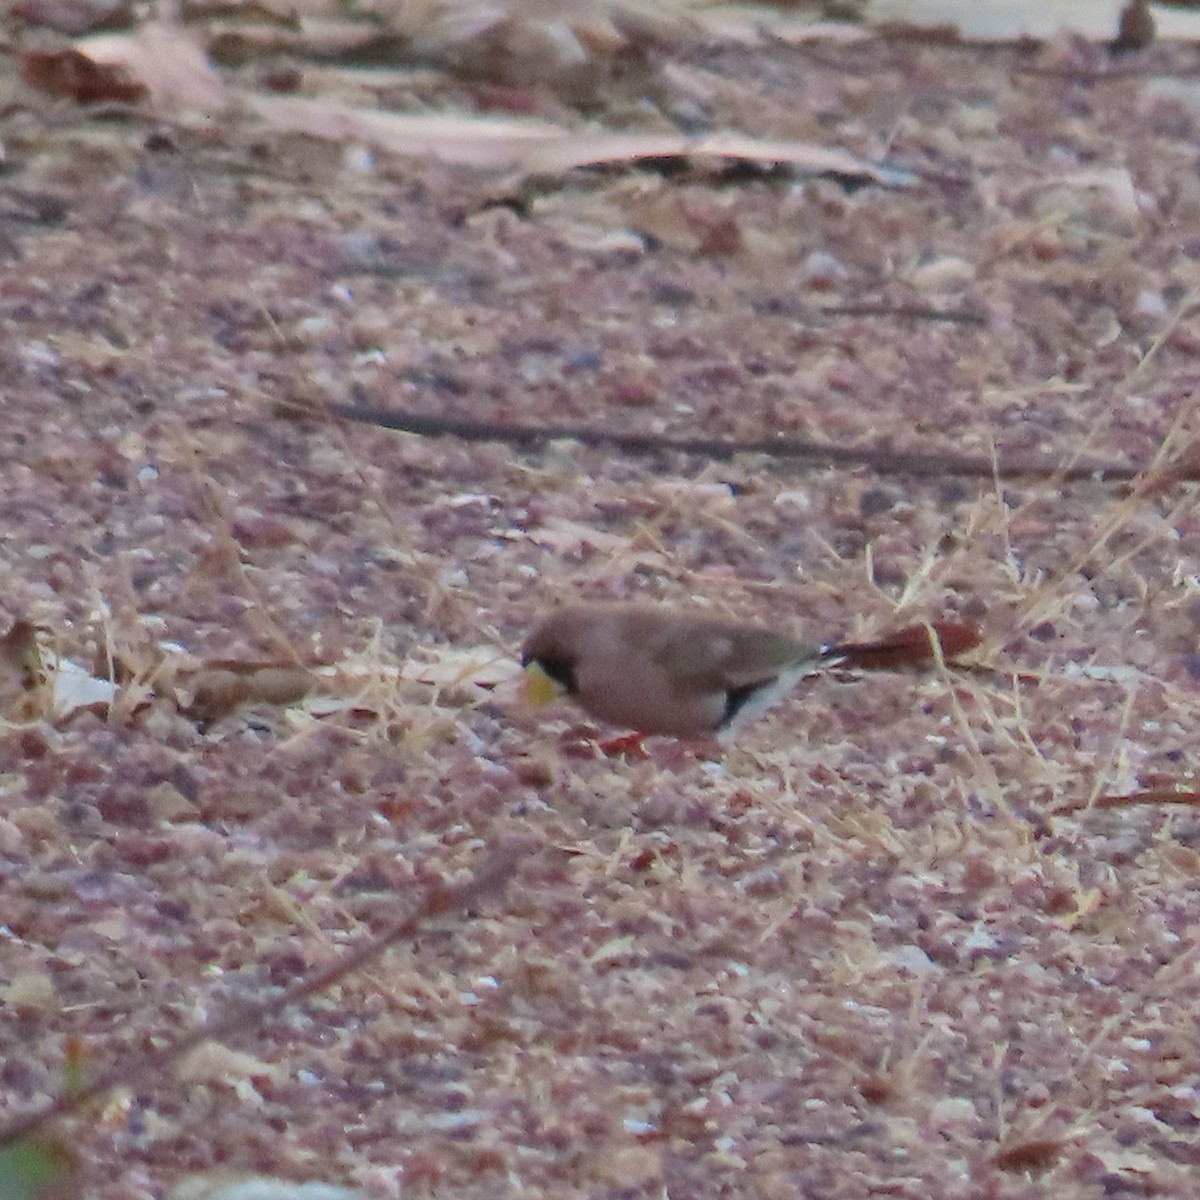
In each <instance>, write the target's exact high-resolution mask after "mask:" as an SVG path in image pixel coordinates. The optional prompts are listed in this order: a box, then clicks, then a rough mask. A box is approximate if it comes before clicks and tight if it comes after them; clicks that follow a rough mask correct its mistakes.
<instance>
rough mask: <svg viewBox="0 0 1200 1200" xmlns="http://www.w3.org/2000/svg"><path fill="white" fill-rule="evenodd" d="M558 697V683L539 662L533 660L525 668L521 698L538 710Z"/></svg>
mask: <svg viewBox="0 0 1200 1200" xmlns="http://www.w3.org/2000/svg"><path fill="white" fill-rule="evenodd" d="M557 697H558V684H556V683H555V682H554V680H553V679H551V678H550V676H549V675H547V674H546V672H545V671H543V670H542V668H541V667H540V666H538V664H537V663H535V662H531V663H530V664H529V665H528V666H527V667H526V668H525V678H524V679H522V680H521V698H522V699H523V700H524V701H525V703H526V704H528V705H529V707H530V708H532V709H534V710H535V711H536V710H537V709H539V708H545V707H546V705H548V704H553V703H554V701H555V700H556V699H557Z"/></svg>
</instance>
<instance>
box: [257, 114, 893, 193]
mask: <svg viewBox="0 0 1200 1200" xmlns="http://www.w3.org/2000/svg"><path fill="white" fill-rule="evenodd" d="M242 99H243V100H244V102H245V104H246V105H247V106H248V107H249V108H250V109H252V110H253V111H254V112H256V113H257V114H258V115H259V116H260V117H261V118H262V119H263V120H264V121H266V122H267V123H268V124H270V125H272V126H274V127H276V128H279V129H286V130H288V131H289V132H293V133H307V134H309V135H310V136H312V137H319V138H325V139H327V140H330V141H338V142H345V141H351V142H365V143H367V144H369V145H372V146H376V147H378V148H379V149H382V150H388V151H391V152H392V153H394V154H407V155H415V156H419V157H428V158H435V159H437V160H439V161H441V162H445V163H458V164H460V165H464V166H474V167H490V168H493V169H495V170H519V171H526V172H548V173H549V172H558V171H568V170H571V169H572V168H574V167H582V166H596V165H598V164H601V163H622V162H637V161H639V160H642V159H648V158H696V157H707V158H717V159H733V160H736V161H743V162H761V163H779V164H785V165H788V166H792V167H795V168H796V169H797V170H800V171H804V172H808V173H812V174H835V175H838V176H839V177H846V178H851V179H866V180H870V181H873V182H876V183H886V184H888V185H890V186H899V185H902V184H906V183H908V182H910V181H911V178H912V177H911V176H910V175H908V174H907V173H906V172H903V171H900V170H898V169H892V168H888V167H884V166H876V165H873V164H871V163H867V162H865V161H864V160H862V159H860V158H857V157H856V156H855V155H853V154H850V153H849V152H847V151H845V150H837V149H832V148H830V147H828V146H818V145H815V144H813V143H812V142H797V141H791V140H789V139H786V138H775V139H767V138H752V137H747V136H745V135H744V134H740V133H730V132H717V133H712V134H707V135H703V136H699V137H690V136H688V135H686V134H678V133H604V132H597V133H588V132H583V131H580V130H578V129H569V128H566V127H563V126H557V125H552V124H550V123H548V122H542V121H501V120H497V119H495V118H492V117H461V116H457V117H449V116H425V115H420V114H418V115H411V114H402V113H390V112H377V111H371V110H367V109H357V108H351V107H349V106H348V105H344V104H333V103H329V102H326V101H317V100H310V99H307V98H305V97H300V96H259V95H250V94H249V93H245V94H243V96H242Z"/></svg>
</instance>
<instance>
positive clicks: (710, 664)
mask: <svg viewBox="0 0 1200 1200" xmlns="http://www.w3.org/2000/svg"><path fill="white" fill-rule="evenodd" d="M833 661H836V655H835V654H834V653H833V652H831V651H829V650H826V649H824V648H822V647H820V646H811V645H806V644H805V643H803V642H798V641H796V640H794V639H793V638H790V637H787V636H785V635H784V634H780V633H776V632H774V631H772V630H770V629H763V628H761V627H759V626H756V625H749V624H743V623H742V622H739V621H731V620H727V619H725V618H721V617H712V616H708V615H701V614H694V613H688V612H680V611H677V610H673V609H669V608H661V607H653V606H650V605H640V604H575V605H569V606H567V607H565V608H561V609H559V610H558V611H557V612H555V613H553V614H551V615H550V616H549V617H547V618H546V619H545V620H544V621H543V622H542V623H541V624H540V625H539V626H538V627H537V628H536V629H535V630H534V631H533V633H532V634H531V635H530V636H529V639H528V640H527V641H526V642H525V645H524V647H523V648H522V651H521V662H522V664H523V665H525V666H529V665H530V664H533V663H536V664H537V665H538V666H539V667H540V668H541V669H542V670H543V671H544V672H545V673H546V674H547V675H549V676H550V678H551V679H553V680H554V681H555V682H556V683H557V684H559V685H560V686H561V687H562V688H564V689H565V690H566V691H567V692H568V693H569V694H570V695H571V696H572V697H573V698H574V700H575V701H576V702H577V703H578V704H579V705H580V707H581V708H583V709H584V710H585V711H587V712H588V713H590V714H591V715H592V716H593V717H597V718H598V719H600V720H602V721H607V722H608V723H610V724H612V725H619V726H623V727H625V728H627V729H634V730H637V731H638V732H639V733H645V734H669V735H672V736H675V737H682V738H698V737H706V736H711V735H712V734H714V733H717V732H719V731H721V730H723V729H726V728H728V727H729V725H730V724H731V723H732V722H733V721H734V720H735V718H737V719H740V718H744V717H746V716H747V715H749V714H750V713H752V712H755V711H759V710H761V709H762V708H765V707H767V706H768V705H769V704H770V703H771V702H772V701H773V700H775V699H777V698H778V697H779V696H780V695H781V694H783V693H784V692H785V691H786V690H787V689H788V688H790V687H791V686H792V685H793V684H794V683H795V682H796V681H797V680H798V679H799V678H800V677H801V676H803V675H806V674H809V673H811V672H812V671H814V670H816V669H818V668H819V667H820V666H821V665H822V664H824V663H831V662H833Z"/></svg>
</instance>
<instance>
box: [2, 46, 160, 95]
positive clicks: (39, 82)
mask: <svg viewBox="0 0 1200 1200" xmlns="http://www.w3.org/2000/svg"><path fill="white" fill-rule="evenodd" d="M21 78H22V79H23V80H24V81H25V82H26V83H27V84H29V86H30V87H34V88H37V89H38V90H39V91H42V92H48V93H49V94H50V95H51V96H62V97H65V98H66V99H68V100H74V101H75V103H76V104H100V103H113V102H115V103H120V104H137V103H138V102H139V101H140V100H143V99H145V97H146V95H147V90H146V87H145V85H143V84H142V83H139V82H138V80H137V79H135V78H134V77H133V76H132V75H131V74H130V73H129V71H127V70H126V69H125V68H124V67H123V66H121V65H120V64H119V63H102V62H97V61H96V60H95V59H93V58H91V57H89V56H88V55H87V54H84V53H83V52H82V51H80V50H74V49H70V48H68V49H65V50H26V51H25V53H24V54H22V56H21Z"/></svg>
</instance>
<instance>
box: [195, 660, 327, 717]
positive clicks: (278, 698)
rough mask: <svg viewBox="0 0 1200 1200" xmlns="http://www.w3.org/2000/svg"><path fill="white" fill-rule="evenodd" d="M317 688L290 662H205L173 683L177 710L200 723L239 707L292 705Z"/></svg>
mask: <svg viewBox="0 0 1200 1200" xmlns="http://www.w3.org/2000/svg"><path fill="white" fill-rule="evenodd" d="M317 686H318V681H317V677H316V676H315V675H314V674H313V673H312V672H311V671H307V670H305V669H304V668H303V667H297V666H295V665H294V664H291V663H284V664H279V663H248V662H213V663H206V664H205V665H204V666H203V667H202V668H201V669H200V670H199V671H197V672H196V673H195V674H194V675H192V676H190V677H183V676H181V677H180V678H179V679H178V680H177V681H176V687H177V689H178V691H177V696H178V699H179V702H180V708H181V709H182V710H183V711H184V712H186V713H187V714H188V716H191V717H195V718H196V719H197V720H201V721H217V720H220V719H221V718H222V717H225V716H228V715H229V713H231V712H233V710H234V709H235V708H238V707H239V706H240V705H243V704H272V705H277V706H280V707H283V706H286V705H289V704H296V703H298V702H299V701H301V700H303V699H304V698H305V697H306V696H308V695H309V694H310V693H311V692H312V691H313V690H314V689H315V688H316V687H317Z"/></svg>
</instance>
